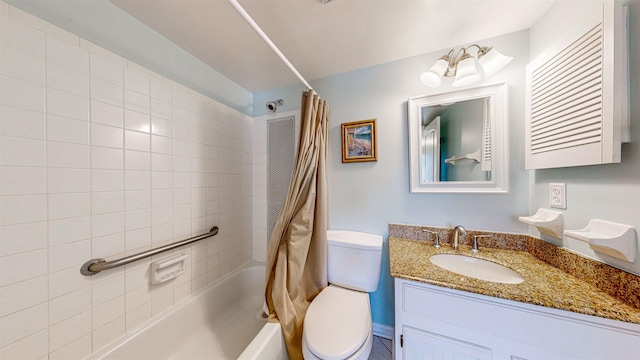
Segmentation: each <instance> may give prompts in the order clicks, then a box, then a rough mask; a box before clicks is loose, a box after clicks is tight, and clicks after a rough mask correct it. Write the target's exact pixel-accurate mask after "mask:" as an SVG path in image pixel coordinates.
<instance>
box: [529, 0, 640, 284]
mask: <svg viewBox="0 0 640 360" xmlns="http://www.w3.org/2000/svg"><path fill="white" fill-rule="evenodd" d="M599 4H600V2H599V1H586V2H576V1H560V2H558V3H556V4H555V5H554V6H553V7H552V8H551V9H550V10H549V12H548V13H547V14H546V15H545V16H544V17H543V18H542V19H540V21H539V22H538V23H537V24H536V25H535V26H534V27H533V28H532V29H531V56H532V59H533V58H534V57H535V56H537V55H539V54H540V53H541V52H542V51H544V50H545V48H546V46H548V44H551V43H553V41H554V40H555V39H556V38H557V37H558V34H565V33H567V32H568V31H569V30H570V26H571V24H572V22H571V21H569V20H570V19H574V21H579V19H581V18H582V17H583V16H582V15H581V14H583V13H588V12H590V11H593V10H594V9H595V7H597V6H599ZM629 15H630V16H629V17H630V30H629V34H630V56H629V58H630V66H631V68H630V77H631V138H632V142H631V143H628V144H623V146H622V162H621V163H620V164H609V165H597V166H583V167H573V168H564V169H548V170H535V171H531V190H530V196H531V201H530V206H529V209H530V211H531V212H534V211H535V210H536V209H537V208H539V207H548V206H549V183H566V184H567V185H566V187H567V209H566V211H563V213H564V219H565V229H581V228H584V227H585V226H586V225H587V223H588V222H589V220H590V219H601V220H607V221H612V222H616V223H621V224H626V225H631V226H634V227H635V228H636V232H638V231H640V143H639V142H638V140H639V139H640V102H639V101H638V99H640V61H637V59H638V58H640V1H638V0H633V1H631V2H630V14H629ZM531 231H532V232H533V233H534V234H537V230H536V229H535V228H534V229H532V230H531ZM548 240H549V241H552V242H554V243H557V244H559V245H562V246H565V247H567V248H569V249H572V250H574V251H576V252H579V253H581V254H583V255H585V256H588V257H592V258H594V259H598V260H600V261H603V262H606V263H609V264H611V265H613V266H616V267H618V268H621V269H624V270H627V271H629V272H632V273H634V274H640V249H638V248H640V246H638V247H636V262H635V263H633V264H631V263H628V262H625V261H622V260H618V259H614V258H611V257H608V256H606V255H601V254H598V253H595V252H593V251H592V250H591V249H590V248H589V246H588V245H586V244H585V243H582V242H580V241H578V240H574V239H571V238H567V237H565V238H564V239H563V240H561V241H560V240H554V239H548Z"/></svg>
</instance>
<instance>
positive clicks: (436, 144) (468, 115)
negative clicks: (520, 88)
mask: <svg viewBox="0 0 640 360" xmlns="http://www.w3.org/2000/svg"><path fill="white" fill-rule="evenodd" d="M507 92H508V86H507V84H506V83H502V84H496V85H487V86H481V87H476V88H471V89H465V90H460V91H452V92H447V93H442V94H436V95H427V96H418V97H412V98H409V101H408V106H409V109H408V110H409V111H408V115H409V116H408V126H409V172H410V178H411V192H417V193H421V192H426V193H508V191H509V168H508V167H509V166H508V165H509V161H508V158H509V157H508V148H509V146H508V144H509V143H508V133H509V131H508V101H507V100H508V95H507Z"/></svg>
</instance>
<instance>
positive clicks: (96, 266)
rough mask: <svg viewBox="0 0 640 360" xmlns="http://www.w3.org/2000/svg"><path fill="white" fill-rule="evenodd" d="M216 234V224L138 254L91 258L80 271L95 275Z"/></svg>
mask: <svg viewBox="0 0 640 360" xmlns="http://www.w3.org/2000/svg"><path fill="white" fill-rule="evenodd" d="M216 234H218V227H217V226H214V227H212V228H211V230H209V232H208V233H206V234H202V235H198V236H194V237H190V238H188V239H184V240H181V241H178V242H176V243H173V244H168V245H165V246H161V247H159V248H155V249H151V250H147V251H143V252H139V253H137V254H133V255H129V256H126V257H123V258H121V259H117V260H111V261H106V260H105V259H91V260H89V261H87V262H86V263H84V264H83V265H82V267H81V268H80V273H81V274H82V275H85V276H91V275H95V274H97V273H99V272H100V271H102V270H109V269H113V268H115V267H118V266H123V265H127V264H129V263H132V262H134V261H138V260H140V259H144V258H146V257H149V256H153V255H155V254H159V253H161V252H164V251H167V250H171V249H175V248H177V247H180V246H183V245H187V244H191V243H192V242H196V241H198V240H202V239H206V238H208V237H211V236H214V235H216Z"/></svg>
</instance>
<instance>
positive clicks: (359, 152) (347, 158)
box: [342, 119, 378, 163]
mask: <svg viewBox="0 0 640 360" xmlns="http://www.w3.org/2000/svg"><path fill="white" fill-rule="evenodd" d="M364 161H378V147H377V143H376V119H370V120H361V121H354V122H348V123H343V124H342V162H343V163H349V162H364Z"/></svg>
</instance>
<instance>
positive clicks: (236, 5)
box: [228, 0, 313, 90]
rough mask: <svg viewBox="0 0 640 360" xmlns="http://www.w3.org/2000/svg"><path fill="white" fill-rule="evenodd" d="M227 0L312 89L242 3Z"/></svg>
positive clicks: (236, 0)
mask: <svg viewBox="0 0 640 360" xmlns="http://www.w3.org/2000/svg"><path fill="white" fill-rule="evenodd" d="M228 1H229V4H231V6H233V7H234V8H235V9H236V10H237V11H238V13H240V15H241V16H242V17H243V18H244V19H245V20H246V21H247V23H249V25H251V27H252V28H253V30H255V31H256V32H257V33H258V35H260V37H261V38H262V40H264V42H266V43H267V45H269V47H271V50H273V51H274V52H275V53H276V55H278V57H279V58H280V60H282V62H284V64H285V65H287V67H289V69H290V70H291V71H292V72H293V73H294V74H295V75H296V76H297V77H298V79H300V81H301V82H302V83H303V84H304V86H306V87H307V90H313V88H312V87H311V85H309V83H308V82H307V80H305V79H304V78H303V77H302V75H300V73H299V72H298V70H296V68H295V67H293V64H291V62H289V60H288V59H287V57H286V56H284V54H283V53H282V51H280V49H278V47H277V46H276V44H274V43H273V41H271V39H269V37H268V36H267V34H265V33H264V31H262V29H261V28H260V26H258V24H257V23H256V22H255V21H254V20H253V18H251V15H249V13H248V12H247V11H246V10H245V9H244V8H243V7H242V5H240V3H239V2H238V0H228Z"/></svg>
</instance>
